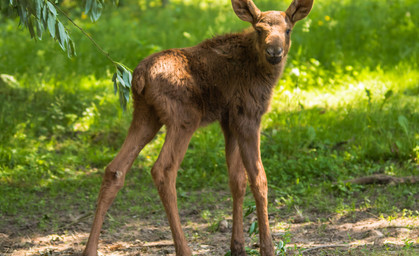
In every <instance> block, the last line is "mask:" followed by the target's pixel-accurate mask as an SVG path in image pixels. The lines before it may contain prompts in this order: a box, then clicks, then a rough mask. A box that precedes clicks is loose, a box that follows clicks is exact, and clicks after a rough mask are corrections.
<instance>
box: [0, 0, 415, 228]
mask: <svg viewBox="0 0 419 256" xmlns="http://www.w3.org/2000/svg"><path fill="white" fill-rule="evenodd" d="M138 2H140V5H139V4H138ZM124 3H125V5H123V6H121V7H120V8H118V9H115V8H107V9H106V10H105V12H104V14H103V17H102V18H101V19H100V20H99V22H98V23H97V24H91V23H90V22H89V21H87V20H84V19H82V14H81V12H82V9H80V8H79V7H77V6H75V7H72V8H71V9H70V16H72V17H73V18H75V20H76V21H77V22H78V23H80V24H81V25H82V26H83V27H84V28H86V30H87V31H88V32H89V33H90V34H91V35H92V36H93V37H94V38H95V40H97V42H98V43H99V44H100V45H102V46H103V47H104V48H105V49H107V50H109V52H110V54H111V55H112V56H113V57H114V58H115V59H118V60H121V61H122V62H123V63H125V64H127V65H128V66H129V67H131V68H134V67H135V65H136V64H137V63H138V62H139V61H140V60H141V59H143V58H145V57H146V56H147V55H149V54H151V53H153V52H156V51H159V50H161V49H166V48H172V47H185V46H191V45H194V44H196V43H198V42H199V41H201V40H203V39H205V38H208V37H211V36H213V35H216V34H221V33H226V32H232V31H238V30H240V29H242V28H244V27H246V26H247V24H245V23H243V22H241V21H240V20H239V19H238V18H237V17H236V16H235V15H234V12H233V11H232V9H231V7H230V4H229V1H226V0H223V1H211V0H207V1H194V0H190V1H171V4H170V5H169V6H167V8H160V7H157V6H155V7H153V5H155V4H156V3H158V2H149V3H150V6H149V7H146V4H145V1H124ZM256 4H257V5H258V6H259V7H260V8H261V9H263V10H267V9H274V8H282V9H285V7H286V6H287V4H288V1H280V2H279V3H277V1H276V2H275V1H267V0H263V1H256ZM418 12H419V3H418V1H416V0H405V1H403V0H392V1H384V0H371V1H366V2H362V1H349V0H348V1H340V2H336V1H317V2H316V3H315V6H314V8H313V11H312V13H311V14H310V16H309V18H308V19H306V20H304V21H302V22H301V24H298V25H297V26H296V28H295V29H294V32H293V46H292V49H291V52H290V56H289V61H288V65H287V68H286V69H285V71H284V75H283V77H282V79H281V80H280V82H279V84H278V86H277V88H276V89H275V95H274V98H273V101H272V104H271V111H270V113H268V114H267V115H266V116H265V117H264V119H263V130H262V145H261V150H262V157H263V161H264V165H265V169H266V171H267V173H268V177H269V186H270V207H271V210H272V211H278V213H279V214H283V215H287V214H288V213H290V212H291V211H292V210H293V207H294V206H298V207H300V208H301V209H302V210H303V211H310V212H317V213H324V214H326V213H342V212H344V213H350V212H351V211H352V212H353V211H354V209H359V208H364V209H369V210H370V211H372V212H373V213H374V214H377V215H380V214H382V215H383V216H391V215H394V214H402V213H403V212H406V211H410V212H412V214H413V215H414V216H415V215H418V209H419V205H418V200H417V197H418V194H419V188H418V186H417V185H408V184H406V185H396V186H385V187H383V186H378V185H373V186H351V185H350V184H346V183H345V182H344V181H346V180H348V179H351V178H354V177H361V176H365V175H370V174H374V173H386V174H389V175H395V176H410V175H419V168H418V164H419V160H418V159H419V133H418V131H419V97H418V96H419V83H418V81H419V71H418V70H419V69H418V61H417V60H418V59H419V56H418V52H419V44H418V42H419V40H418V39H419V38H418V35H419V29H418V26H419V20H418V19H419V17H418V15H414V14H417V13H418ZM0 20H1V24H0V73H1V74H7V75H8V76H11V77H12V78H13V79H15V80H16V82H10V79H9V80H8V81H9V82H0V117H1V118H0V130H1V133H0V194H1V195H2V196H1V197H0V218H2V219H4V218H6V219H7V221H6V222H2V223H0V231H3V230H4V228H5V227H6V226H7V225H15V226H16V227H22V226H24V225H26V224H27V223H28V222H36V223H37V224H36V225H37V228H39V229H40V230H51V229H58V228H59V227H60V219H59V216H60V213H63V212H70V211H79V212H91V211H93V208H94V203H95V201H96V197H97V193H98V190H99V184H100V180H101V175H102V173H103V170H104V167H105V166H106V165H107V164H108V163H109V162H110V161H111V160H112V158H113V157H114V156H115V154H116V152H117V150H118V149H119V147H120V145H121V144H122V142H123V139H124V136H125V134H126V131H127V129H128V126H129V123H130V119H131V116H130V113H131V111H132V107H131V106H130V107H129V108H128V110H127V111H126V112H122V110H121V109H120V108H119V102H118V100H117V97H116V96H115V95H113V88H112V85H111V82H110V76H111V70H112V66H111V65H109V63H108V62H107V60H106V58H104V57H103V56H101V55H100V53H98V52H97V51H96V50H95V49H94V48H93V47H92V45H91V44H90V42H89V41H88V40H87V39H86V38H85V37H83V36H82V35H80V33H79V32H78V31H77V30H75V29H71V35H72V37H73V38H74V41H75V42H76V47H77V52H78V56H77V57H76V58H74V59H71V60H69V59H67V57H66V54H65V53H64V52H61V50H60V48H59V46H58V44H56V43H55V42H52V40H50V39H49V38H48V37H47V36H44V38H43V40H42V41H41V42H35V41H33V40H31V39H30V38H29V35H28V33H27V31H22V30H20V29H17V21H15V20H9V19H5V18H4V17H2V16H0ZM2 77H3V78H4V79H3V80H5V76H4V75H3V76H2ZM163 140H164V130H162V132H161V133H160V134H159V135H158V136H157V137H156V139H155V140H153V142H152V143H151V144H150V145H148V146H147V147H146V148H145V149H144V150H143V152H142V153H141V155H140V156H139V157H138V159H137V161H136V162H135V163H134V166H133V168H132V171H131V173H130V174H128V177H127V180H126V186H125V188H124V189H123V190H122V191H121V192H120V194H119V195H118V197H117V199H116V201H115V204H114V206H113V207H112V209H118V210H117V211H123V212H127V216H128V217H129V216H133V215H139V214H146V213H147V212H150V211H152V210H153V209H160V210H161V209H162V208H161V206H160V203H159V201H158V196H157V193H156V191H155V189H154V188H153V185H152V180H151V177H150V174H149V170H150V168H151V166H152V164H153V162H154V160H155V159H156V158H157V156H158V152H159V149H160V148H161V146H162V143H163ZM226 173H227V171H226V164H225V160H224V142H223V136H222V133H221V130H220V128H219V127H218V125H217V124H214V125H210V126H208V127H206V128H202V129H200V130H198V132H197V133H196V134H195V136H194V137H193V139H192V141H191V144H190V146H189V150H188V152H187V154H186V157H185V160H184V161H183V163H182V166H181V170H180V171H179V176H178V181H177V184H178V194H179V195H180V196H179V198H180V199H179V204H180V208H181V209H186V208H188V207H193V206H194V205H196V204H198V203H202V204H203V205H211V204H216V203H217V201H218V200H219V198H216V197H211V196H209V197H207V198H202V197H200V196H195V195H194V194H193V193H189V191H199V190H202V189H204V190H207V191H211V190H220V189H221V190H228V181H227V175H226ZM324 198H328V199H330V200H328V201H327V202H325V200H324ZM406 199H407V200H406ZM51 202H54V205H55V206H52V205H51ZM145 203H146V204H145ZM139 206H141V207H139ZM112 209H111V213H112ZM117 211H116V210H115V211H114V212H117ZM216 214H217V213H213V215H216ZM39 216H41V220H39V218H40V217H39ZM117 221H121V220H117Z"/></svg>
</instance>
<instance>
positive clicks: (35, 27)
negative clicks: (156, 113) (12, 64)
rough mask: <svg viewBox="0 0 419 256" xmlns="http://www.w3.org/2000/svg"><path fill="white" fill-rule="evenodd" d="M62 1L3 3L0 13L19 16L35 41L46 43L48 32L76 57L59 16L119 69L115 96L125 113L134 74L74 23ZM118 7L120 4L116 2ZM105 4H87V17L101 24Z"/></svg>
mask: <svg viewBox="0 0 419 256" xmlns="http://www.w3.org/2000/svg"><path fill="white" fill-rule="evenodd" d="M57 2H58V1H55V2H53V1H51V0H20V1H18V0H0V10H1V11H3V12H4V13H5V14H7V15H9V16H18V17H19V19H20V21H19V24H20V25H22V24H23V26H25V27H26V28H27V29H28V31H29V34H30V35H31V38H34V39H35V40H36V39H39V40H42V35H43V33H44V32H45V31H46V30H48V31H49V34H50V35H51V37H52V38H53V39H54V40H56V41H57V42H58V44H59V45H60V47H61V48H62V49H63V51H67V56H68V57H69V58H73V57H74V56H76V55H77V54H76V48H75V44H74V42H73V40H72V39H71V37H70V34H69V32H68V30H67V29H66V27H65V26H64V25H63V23H62V22H61V21H60V19H59V17H58V12H57V10H58V11H59V12H60V14H61V15H62V16H64V17H65V18H66V19H67V20H68V21H69V22H70V23H71V24H73V25H74V26H75V27H76V28H77V29H79V30H80V32H81V33H82V34H83V35H85V36H86V37H87V38H88V39H89V40H90V41H91V42H92V44H93V45H94V46H95V47H96V49H97V50H98V51H99V52H100V53H102V54H103V55H104V56H105V57H106V58H107V59H108V60H109V61H110V62H112V64H113V65H114V66H115V73H114V75H113V78H112V82H113V84H114V91H115V94H116V93H118V94H119V102H120V104H121V107H122V108H123V109H124V110H125V109H126V105H127V102H128V101H129V93H130V88H131V80H132V70H131V69H129V68H128V67H127V66H125V65H124V64H122V63H120V62H117V61H115V60H113V59H112V58H111V57H110V55H109V53H108V52H106V51H105V50H103V48H102V47H100V46H99V45H98V44H97V43H96V41H95V40H93V38H92V37H91V36H90V35H89V34H88V33H86V31H84V30H83V29H82V28H81V27H80V26H79V25H78V24H77V23H75V22H74V20H73V19H71V18H70V17H69V16H68V15H67V14H66V13H65V12H64V11H63V10H62V9H61V8H60V7H59V6H58V5H57ZM112 2H113V4H114V5H118V3H119V0H112ZM103 5H104V0H85V14H86V15H89V17H90V19H91V21H93V22H95V21H97V20H98V19H99V18H100V16H101V14H102V10H103Z"/></svg>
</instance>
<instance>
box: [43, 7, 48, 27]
mask: <svg viewBox="0 0 419 256" xmlns="http://www.w3.org/2000/svg"><path fill="white" fill-rule="evenodd" d="M47 14H48V8H47V6H46V5H44V6H43V7H42V21H43V22H44V27H46V25H47V18H48V16H47Z"/></svg>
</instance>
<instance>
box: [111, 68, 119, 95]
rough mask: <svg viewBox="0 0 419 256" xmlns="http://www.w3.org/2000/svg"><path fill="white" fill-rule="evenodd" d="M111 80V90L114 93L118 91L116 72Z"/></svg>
mask: <svg viewBox="0 0 419 256" xmlns="http://www.w3.org/2000/svg"><path fill="white" fill-rule="evenodd" d="M112 82H113V91H114V93H115V94H116V93H117V92H118V85H117V84H116V72H115V73H114V74H113V77H112Z"/></svg>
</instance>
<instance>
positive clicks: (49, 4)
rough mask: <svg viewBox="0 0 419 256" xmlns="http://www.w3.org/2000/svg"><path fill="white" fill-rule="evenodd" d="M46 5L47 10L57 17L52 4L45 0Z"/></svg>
mask: <svg viewBox="0 0 419 256" xmlns="http://www.w3.org/2000/svg"><path fill="white" fill-rule="evenodd" d="M47 6H48V9H49V11H50V12H51V13H52V14H54V17H57V10H56V9H55V7H54V5H53V4H51V3H50V2H49V1H47Z"/></svg>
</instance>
